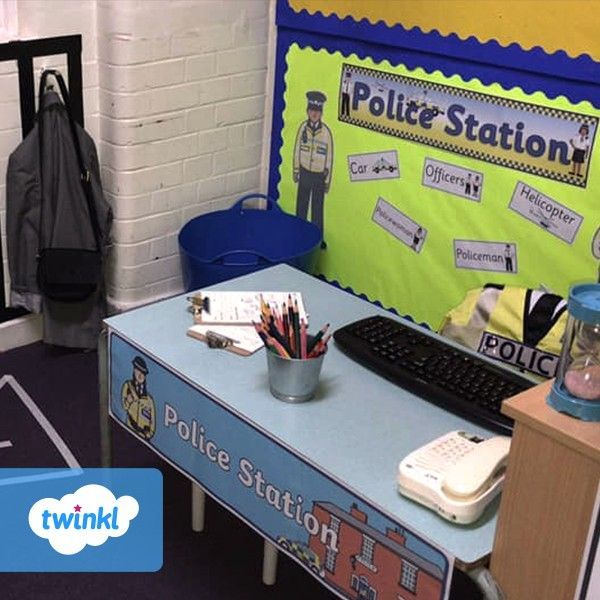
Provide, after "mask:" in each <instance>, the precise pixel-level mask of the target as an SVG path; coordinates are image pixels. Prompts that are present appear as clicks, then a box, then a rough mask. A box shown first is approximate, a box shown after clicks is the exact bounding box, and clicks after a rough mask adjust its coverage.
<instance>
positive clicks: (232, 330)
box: [187, 324, 264, 356]
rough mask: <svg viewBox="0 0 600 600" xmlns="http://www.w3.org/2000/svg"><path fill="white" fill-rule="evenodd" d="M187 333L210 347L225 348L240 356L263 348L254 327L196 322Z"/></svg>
mask: <svg viewBox="0 0 600 600" xmlns="http://www.w3.org/2000/svg"><path fill="white" fill-rule="evenodd" d="M187 335H189V336H190V337H192V338H195V339H197V340H200V341H202V342H205V343H206V344H207V345H208V346H209V347H210V348H216V349H222V350H227V351H228V352H233V353H234V354H239V355H240V356H250V355H251V354H254V353H255V352H256V351H257V350H260V349H261V348H264V344H263V341H262V340H261V339H260V337H259V335H258V334H257V333H256V330H255V329H254V327H236V326H232V325H225V326H218V325H203V324H196V325H192V326H191V327H190V328H189V329H188V330H187Z"/></svg>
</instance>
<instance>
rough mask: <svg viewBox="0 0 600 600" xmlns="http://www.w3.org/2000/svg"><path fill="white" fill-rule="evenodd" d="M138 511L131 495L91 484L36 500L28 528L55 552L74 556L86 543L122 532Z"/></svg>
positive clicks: (93, 544)
mask: <svg viewBox="0 0 600 600" xmlns="http://www.w3.org/2000/svg"><path fill="white" fill-rule="evenodd" d="M138 512H139V503H138V501H137V500H136V499H135V498H134V497H133V496H120V497H119V498H118V499H117V498H116V497H115V496H114V494H113V493H112V492H111V491H110V490H109V489H108V488H106V487H104V486H103V485H97V484H90V485H84V486H83V487H80V488H79V489H78V490H77V491H75V492H74V493H72V494H66V495H65V496H63V497H62V498H61V499H60V500H57V499H56V498H42V499H41V500H38V501H37V502H36V503H35V504H34V505H33V506H32V507H31V508H30V510H29V527H30V528H31V530H32V531H33V533H35V534H36V535H37V536H39V537H41V538H44V539H47V540H48V542H49V543H50V546H52V548H54V550H56V552H58V553H60V554H65V555H73V554H77V553H78V552H81V550H83V549H84V548H85V547H86V546H87V545H89V546H101V545H102V544H104V543H105V542H106V541H107V540H108V538H109V537H121V536H123V535H125V534H126V533H127V531H128V529H129V525H130V523H131V521H132V520H133V519H135V517H136V516H137V514H138Z"/></svg>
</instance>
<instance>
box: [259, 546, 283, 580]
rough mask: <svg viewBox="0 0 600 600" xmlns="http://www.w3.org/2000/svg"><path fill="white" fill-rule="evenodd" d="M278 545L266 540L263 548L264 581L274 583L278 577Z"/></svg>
mask: <svg viewBox="0 0 600 600" xmlns="http://www.w3.org/2000/svg"><path fill="white" fill-rule="evenodd" d="M278 554H279V553H278V552H277V547H276V546H274V545H273V544H272V543H271V542H269V541H268V540H265V546H264V550H263V576H262V579H263V583H264V584H265V585H273V584H274V583H275V580H276V579H277V555H278Z"/></svg>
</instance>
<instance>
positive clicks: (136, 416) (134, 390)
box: [121, 356, 156, 440]
mask: <svg viewBox="0 0 600 600" xmlns="http://www.w3.org/2000/svg"><path fill="white" fill-rule="evenodd" d="M132 364H133V375H132V377H131V379H128V380H127V381H126V382H125V383H124V384H123V387H122V388H121V402H122V403H123V408H124V409H125V412H126V413H127V425H129V427H130V428H131V429H133V430H134V431H135V432H137V433H138V434H139V435H141V436H142V437H143V438H144V439H146V440H149V439H150V438H151V437H152V436H153V435H154V432H155V431H156V408H155V406H154V400H153V399H152V396H150V394H148V390H147V389H146V378H147V375H148V367H147V366H146V361H145V360H144V359H143V358H142V357H141V356H136V357H135V358H134V359H133V361H132Z"/></svg>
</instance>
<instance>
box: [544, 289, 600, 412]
mask: <svg viewBox="0 0 600 600" xmlns="http://www.w3.org/2000/svg"><path fill="white" fill-rule="evenodd" d="M568 311H569V318H568V319H567V325H566V328H565V335H564V339H563V345H562V351H561V355H560V362H559V365H558V370H557V375H556V379H555V381H554V384H553V386H552V390H551V391H550V394H549V396H548V403H549V404H550V406H552V407H554V408H556V409H557V410H559V411H561V412H565V413H568V414H570V415H572V416H574V417H578V418H580V419H584V420H587V421H600V283H590V284H583V285H576V286H573V287H572V288H571V290H570V292H569V302H568Z"/></svg>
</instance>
